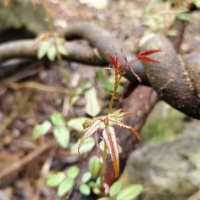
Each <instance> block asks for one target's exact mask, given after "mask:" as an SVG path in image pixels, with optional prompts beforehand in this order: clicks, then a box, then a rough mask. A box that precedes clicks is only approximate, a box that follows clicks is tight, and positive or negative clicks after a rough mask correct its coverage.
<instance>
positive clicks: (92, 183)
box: [88, 181, 96, 188]
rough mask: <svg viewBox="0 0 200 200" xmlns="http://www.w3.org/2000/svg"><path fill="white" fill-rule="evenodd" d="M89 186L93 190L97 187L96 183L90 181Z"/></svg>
mask: <svg viewBox="0 0 200 200" xmlns="http://www.w3.org/2000/svg"><path fill="white" fill-rule="evenodd" d="M88 185H89V186H90V187H91V188H93V187H94V186H95V185H96V183H95V182H94V181H90V182H89V183H88Z"/></svg>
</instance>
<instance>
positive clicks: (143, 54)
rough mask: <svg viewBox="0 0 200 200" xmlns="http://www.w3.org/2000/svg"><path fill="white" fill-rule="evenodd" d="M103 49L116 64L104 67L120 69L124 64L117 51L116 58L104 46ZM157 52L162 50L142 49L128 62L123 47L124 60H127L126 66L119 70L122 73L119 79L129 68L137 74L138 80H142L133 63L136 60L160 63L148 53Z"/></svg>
mask: <svg viewBox="0 0 200 200" xmlns="http://www.w3.org/2000/svg"><path fill="white" fill-rule="evenodd" d="M103 50H104V51H105V53H106V55H108V57H109V58H110V59H111V61H112V63H113V64H114V66H113V67H104V69H111V70H117V69H119V68H120V67H121V65H122V62H121V61H120V62H119V60H118V56H117V54H116V53H115V58H113V57H112V56H111V55H110V54H109V53H108V52H107V51H106V50H105V49H104V48H103ZM157 52H161V50H160V49H155V50H148V51H142V52H141V53H139V54H138V55H137V56H136V57H135V58H134V59H133V60H132V61H130V62H128V60H127V57H126V55H125V54H124V52H123V51H122V49H121V54H122V56H123V57H124V60H125V62H126V66H125V67H124V68H123V69H122V70H119V74H120V78H119V80H120V79H121V77H122V76H123V75H124V74H125V73H126V70H127V69H129V70H130V71H131V72H132V73H133V74H134V75H135V76H136V78H137V79H138V81H140V82H141V79H140V77H139V76H138V75H137V74H136V73H135V72H134V71H133V69H132V67H131V64H132V63H133V62H134V61H136V60H142V61H146V62H152V63H160V62H159V61H157V60H153V59H151V58H149V57H148V55H151V54H153V53H157Z"/></svg>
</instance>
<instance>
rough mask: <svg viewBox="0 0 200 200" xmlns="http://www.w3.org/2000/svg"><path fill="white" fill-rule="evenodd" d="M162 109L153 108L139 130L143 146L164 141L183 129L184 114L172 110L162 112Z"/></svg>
mask: <svg viewBox="0 0 200 200" xmlns="http://www.w3.org/2000/svg"><path fill="white" fill-rule="evenodd" d="M162 107H163V106H162V105H157V106H156V107H155V109H154V110H153V111H152V113H151V114H150V115H149V116H148V119H147V121H146V123H145V125H144V126H143V128H142V130H141V137H142V139H141V141H142V142H143V143H144V144H145V143H155V142H160V141H166V140H167V139H168V138H169V137H171V136H175V135H177V134H180V133H181V131H182V129H183V117H184V114H182V113H181V112H179V111H177V110H175V109H173V108H168V109H167V110H165V111H163V110H162ZM163 112H165V114H163Z"/></svg>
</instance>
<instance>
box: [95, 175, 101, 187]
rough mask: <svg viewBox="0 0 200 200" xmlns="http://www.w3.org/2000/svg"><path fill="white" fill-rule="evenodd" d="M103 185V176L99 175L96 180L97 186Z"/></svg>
mask: <svg viewBox="0 0 200 200" xmlns="http://www.w3.org/2000/svg"><path fill="white" fill-rule="evenodd" d="M100 185H101V178H100V177H98V178H97V180H96V186H100Z"/></svg>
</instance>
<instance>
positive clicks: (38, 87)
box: [8, 82, 68, 94]
mask: <svg viewBox="0 0 200 200" xmlns="http://www.w3.org/2000/svg"><path fill="white" fill-rule="evenodd" d="M8 87H9V88H12V89H23V88H31V89H36V90H41V91H43V92H54V93H65V94H66V93H68V90H67V89H65V88H63V87H53V86H47V85H43V84H40V83H36V82H23V83H10V84H9V85H8Z"/></svg>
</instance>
